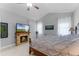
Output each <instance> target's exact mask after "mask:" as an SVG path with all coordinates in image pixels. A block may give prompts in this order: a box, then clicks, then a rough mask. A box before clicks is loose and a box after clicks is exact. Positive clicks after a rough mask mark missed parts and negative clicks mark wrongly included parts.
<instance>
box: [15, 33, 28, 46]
mask: <svg viewBox="0 0 79 59" xmlns="http://www.w3.org/2000/svg"><path fill="white" fill-rule="evenodd" d="M28 39H29V34H28V33H27V32H18V33H16V45H20V44H22V43H25V42H27V41H28Z"/></svg>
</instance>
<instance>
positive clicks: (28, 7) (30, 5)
mask: <svg viewBox="0 0 79 59" xmlns="http://www.w3.org/2000/svg"><path fill="white" fill-rule="evenodd" d="M31 7H34V8H35V9H37V10H38V9H39V7H38V6H36V5H33V4H32V3H27V10H28V11H29V10H30V8H31Z"/></svg>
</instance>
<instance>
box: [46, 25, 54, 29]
mask: <svg viewBox="0 0 79 59" xmlns="http://www.w3.org/2000/svg"><path fill="white" fill-rule="evenodd" d="M45 30H54V25H46V26H45Z"/></svg>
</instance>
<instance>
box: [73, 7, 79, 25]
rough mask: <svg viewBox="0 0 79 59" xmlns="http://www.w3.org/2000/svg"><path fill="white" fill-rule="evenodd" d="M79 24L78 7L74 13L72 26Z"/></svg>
mask: <svg viewBox="0 0 79 59" xmlns="http://www.w3.org/2000/svg"><path fill="white" fill-rule="evenodd" d="M78 23H79V7H78V8H77V9H76V10H75V12H74V26H76V25H77V24H78Z"/></svg>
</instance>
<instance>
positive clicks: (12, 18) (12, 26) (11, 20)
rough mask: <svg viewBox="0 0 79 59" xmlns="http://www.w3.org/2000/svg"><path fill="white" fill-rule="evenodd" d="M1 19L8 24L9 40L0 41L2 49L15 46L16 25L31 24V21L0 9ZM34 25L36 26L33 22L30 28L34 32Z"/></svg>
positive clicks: (2, 39)
mask: <svg viewBox="0 0 79 59" xmlns="http://www.w3.org/2000/svg"><path fill="white" fill-rule="evenodd" d="M0 17H1V22H5V23H8V38H1V39H0V42H1V43H0V44H1V47H5V46H7V45H11V44H15V41H16V39H15V31H16V23H23V24H29V19H28V18H23V17H21V16H19V15H16V14H15V13H11V12H9V11H7V10H3V9H0ZM31 25H32V26H31ZM33 25H34V24H33V22H31V24H30V26H31V30H32V31H33V30H34V29H32V28H33V27H34V26H33ZM32 33H33V32H32Z"/></svg>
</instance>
